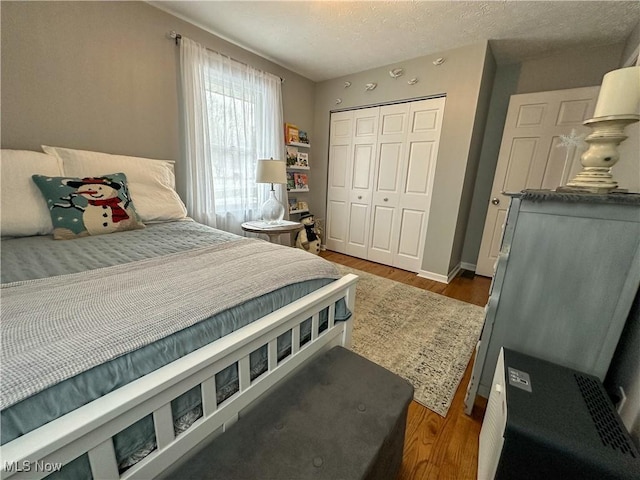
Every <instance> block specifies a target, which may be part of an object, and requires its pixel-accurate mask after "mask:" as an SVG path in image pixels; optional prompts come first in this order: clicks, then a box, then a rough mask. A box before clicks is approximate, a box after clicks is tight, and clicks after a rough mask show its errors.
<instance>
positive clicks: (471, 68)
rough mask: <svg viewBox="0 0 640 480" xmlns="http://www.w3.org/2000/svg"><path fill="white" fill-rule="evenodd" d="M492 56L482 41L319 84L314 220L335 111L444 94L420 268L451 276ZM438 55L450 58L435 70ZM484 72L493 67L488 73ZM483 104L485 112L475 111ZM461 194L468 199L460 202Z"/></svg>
mask: <svg viewBox="0 0 640 480" xmlns="http://www.w3.org/2000/svg"><path fill="white" fill-rule="evenodd" d="M490 55H491V53H490V51H489V49H488V44H487V43H486V42H484V43H480V44H476V45H471V46H467V47H463V48H458V49H455V50H450V51H447V52H441V53H439V54H437V55H430V56H425V57H419V58H415V59H411V60H406V61H404V62H399V63H397V64H393V65H388V66H384V67H380V68H376V69H372V70H368V71H365V72H360V73H356V74H353V75H348V76H345V77H342V78H337V79H333V80H328V81H325V82H321V83H319V84H318V85H317V88H316V102H315V122H314V130H315V137H316V138H315V139H314V142H313V157H314V163H313V167H312V170H311V181H312V183H313V185H314V190H313V191H312V193H311V201H312V203H313V208H314V210H315V213H316V214H317V216H318V217H320V218H324V216H325V207H326V182H327V167H328V148H329V147H328V139H329V120H330V113H331V111H335V110H338V109H340V110H343V109H348V108H353V107H362V106H368V105H376V104H381V103H386V102H391V101H397V100H405V99H411V98H420V97H426V96H433V95H442V94H446V95H447V101H446V106H445V113H444V119H443V125H442V134H441V139H440V150H439V153H438V162H437V166H436V176H435V181H434V191H433V199H432V203H431V212H430V216H429V224H428V228H427V238H426V242H425V243H426V247H425V253H424V259H423V265H422V268H423V270H426V271H428V272H432V273H436V274H440V275H447V273H448V272H449V270H450V265H451V264H456V263H457V262H459V261H460V254H461V243H462V242H459V245H458V244H456V245H454V240H456V239H459V238H464V231H465V228H466V217H467V215H468V209H469V207H470V199H471V193H472V192H470V191H469V192H465V191H464V187H465V180H467V187H468V186H469V185H472V181H471V182H469V178H470V177H467V176H466V172H467V170H468V169H469V171H470V172H471V173H470V175H471V176H473V174H474V172H475V169H476V164H477V160H478V158H477V157H478V155H475V154H476V153H477V152H476V150H479V149H476V148H475V146H476V145H477V143H476V139H477V138H481V137H482V125H481V124H482V123H483V122H484V118H483V110H484V108H483V107H484V106H486V102H485V101H484V99H485V94H484V92H481V86H482V87H483V88H484V89H485V90H487V91H490V88H491V86H490V85H489V83H490V80H491V76H492V72H491V69H492V60H487V56H490ZM438 57H444V58H445V59H446V60H445V62H444V63H443V64H442V65H440V66H435V65H433V63H432V62H433V60H435V59H436V58H438ZM395 67H401V68H403V69H404V70H405V75H404V76H403V77H400V78H398V79H393V78H391V77H390V76H389V74H388V70H390V69H391V68H395ZM485 67H488V72H486V73H485ZM483 75H484V77H483ZM412 77H418V78H419V82H418V83H417V84H415V85H413V86H411V85H408V84H407V80H408V79H410V78H412ZM483 78H484V82H483ZM345 81H350V82H352V85H351V87H349V88H344V82H345ZM369 82H375V83H377V84H378V87H377V88H376V89H375V90H373V91H369V92H367V91H365V90H364V86H365V84H367V83H369ZM337 98H341V99H342V103H341V104H340V106H339V108H338V106H337V105H336V102H335V100H336V99H337ZM480 100H482V101H480ZM479 103H480V113H479V114H477V112H478V109H479ZM317 186H320V188H317ZM467 190H470V188H467ZM463 194H466V195H468V196H464V197H463ZM467 199H468V201H466V200H467ZM465 201H466V203H465ZM456 256H457V258H456Z"/></svg>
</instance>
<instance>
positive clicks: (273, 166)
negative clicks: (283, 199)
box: [256, 159, 287, 183]
mask: <svg viewBox="0 0 640 480" xmlns="http://www.w3.org/2000/svg"><path fill="white" fill-rule="evenodd" d="M256 183H287V166H286V164H285V163H284V162H283V161H282V160H273V159H269V160H258V166H257V168H256Z"/></svg>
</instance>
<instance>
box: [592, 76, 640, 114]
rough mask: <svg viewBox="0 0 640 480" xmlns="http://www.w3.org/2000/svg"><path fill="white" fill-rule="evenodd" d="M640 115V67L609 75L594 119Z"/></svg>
mask: <svg viewBox="0 0 640 480" xmlns="http://www.w3.org/2000/svg"><path fill="white" fill-rule="evenodd" d="M611 115H640V66H637V67H627V68H620V69H618V70H614V71H612V72H609V73H607V74H606V75H605V76H604V78H603V79H602V87H600V94H599V95H598V103H596V110H595V112H594V114H593V116H594V118H598V117H608V116H611Z"/></svg>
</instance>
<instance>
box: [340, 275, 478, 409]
mask: <svg viewBox="0 0 640 480" xmlns="http://www.w3.org/2000/svg"><path fill="white" fill-rule="evenodd" d="M336 266H337V267H338V268H339V269H340V272H341V273H342V274H343V275H344V274H347V273H354V274H356V275H358V276H359V277H360V279H359V281H358V285H357V289H356V315H355V321H354V326H353V342H352V343H353V345H352V348H353V350H354V351H355V352H356V353H359V354H360V355H362V356H363V357H365V358H368V359H369V360H371V361H373V362H375V363H377V364H379V365H382V366H384V367H385V368H387V369H389V370H391V371H392V372H394V373H396V374H398V375H400V376H401V377H403V378H404V379H406V380H408V381H409V382H410V383H411V384H412V385H413V386H414V388H415V393H414V400H415V401H417V402H418V403H420V404H422V405H424V406H425V407H427V408H428V409H429V410H432V411H434V412H436V413H437V414H439V415H442V416H443V417H444V416H446V414H447V412H448V411H449V406H450V405H451V401H452V400H453V396H454V395H455V393H456V389H457V388H458V385H459V384H460V380H461V379H462V376H463V375H464V371H465V369H466V367H467V364H468V363H469V359H470V358H471V353H472V352H473V349H474V348H475V345H476V342H477V341H478V337H479V335H480V330H481V328H482V323H483V319H484V309H483V308H482V307H478V306H476V305H471V304H469V303H465V302H461V301H459V300H455V299H452V298H449V297H445V296H443V295H438V294H436V293H432V292H429V291H427V290H422V289H420V288H416V287H412V286H410V285H406V284H404V283H400V282H396V281H393V280H388V279H386V278H382V277H379V276H377V275H372V274H370V273H366V272H363V271H360V270H356V269H353V268H349V267H345V266H343V265H339V264H337V263H336Z"/></svg>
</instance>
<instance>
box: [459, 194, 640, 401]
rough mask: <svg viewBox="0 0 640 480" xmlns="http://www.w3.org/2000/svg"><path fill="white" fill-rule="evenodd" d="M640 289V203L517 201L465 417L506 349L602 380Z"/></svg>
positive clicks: (578, 198)
mask: <svg viewBox="0 0 640 480" xmlns="http://www.w3.org/2000/svg"><path fill="white" fill-rule="evenodd" d="M639 285H640V194H632V193H628V194H625V193H615V194H613V193H612V194H602V195H598V194H582V193H559V192H552V191H548V190H526V191H524V192H522V193H519V194H517V195H514V196H512V198H511V205H510V207H509V213H508V215H507V222H506V225H505V226H504V232H503V239H502V247H501V250H500V254H499V256H498V260H497V262H496V270H495V274H494V278H493V282H492V284H491V290H490V295H489V302H488V303H487V306H486V308H485V323H484V327H483V329H482V333H481V335H480V341H479V342H478V345H477V347H476V357H475V362H474V365H473V372H472V376H471V380H470V382H469V386H468V388H467V395H466V398H465V411H466V412H467V413H471V410H472V408H473V403H474V401H475V398H476V395H477V394H479V395H482V396H483V397H488V396H489V392H490V389H491V381H492V377H493V372H494V369H495V366H496V361H497V359H498V354H499V352H500V347H502V346H504V347H506V348H510V349H512V350H516V351H518V352H521V353H524V354H527V355H531V356H534V357H539V358H542V359H545V360H548V361H551V362H554V363H558V364H560V365H564V366H567V367H570V368H574V369H576V370H580V371H583V372H586V373H588V374H591V375H595V376H597V377H599V378H600V379H601V380H603V379H604V377H605V375H606V373H607V369H608V368H609V363H610V361H611V358H612V356H613V354H614V352H615V349H616V346H617V344H618V339H619V338H620V334H621V333H622V329H623V327H624V324H625V321H626V319H627V316H628V315H629V310H630V308H631V304H632V302H633V299H634V297H635V295H636V292H637V291H638V286H639Z"/></svg>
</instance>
